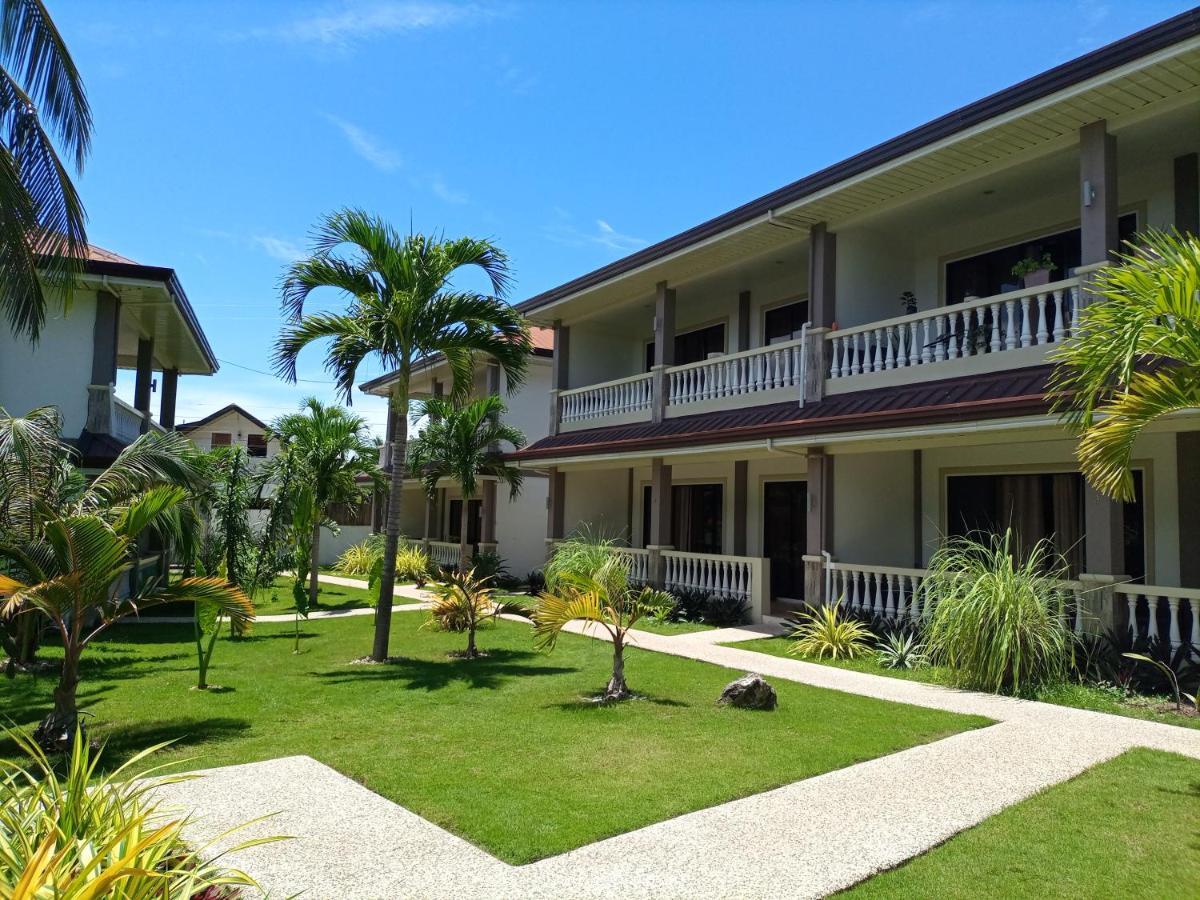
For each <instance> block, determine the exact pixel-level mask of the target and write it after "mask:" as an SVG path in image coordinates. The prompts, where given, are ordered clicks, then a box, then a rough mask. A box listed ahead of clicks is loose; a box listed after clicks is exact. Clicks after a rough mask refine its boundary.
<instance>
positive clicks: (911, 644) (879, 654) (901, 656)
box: [875, 631, 929, 669]
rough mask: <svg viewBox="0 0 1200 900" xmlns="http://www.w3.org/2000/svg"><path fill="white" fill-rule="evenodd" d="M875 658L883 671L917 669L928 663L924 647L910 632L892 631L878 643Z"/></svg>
mask: <svg viewBox="0 0 1200 900" xmlns="http://www.w3.org/2000/svg"><path fill="white" fill-rule="evenodd" d="M875 658H876V659H878V660H879V664H880V665H881V666H883V667H884V668H885V669H919V668H921V667H922V666H925V665H927V664H928V663H929V657H927V656H926V655H925V645H924V644H923V643H921V640H920V638H919V637H918V636H917V635H916V634H915V633H913V632H912V631H893V632H892V633H890V634H887V635H885V636H884V637H883V639H882V640H880V641H879V644H878V645H877V647H876V650H875Z"/></svg>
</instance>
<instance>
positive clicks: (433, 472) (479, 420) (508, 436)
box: [408, 396, 525, 572]
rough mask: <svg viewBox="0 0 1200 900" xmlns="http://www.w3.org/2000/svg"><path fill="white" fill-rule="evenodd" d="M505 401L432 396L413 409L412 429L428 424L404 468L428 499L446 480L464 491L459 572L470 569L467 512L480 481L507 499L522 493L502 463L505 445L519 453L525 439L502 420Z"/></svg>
mask: <svg viewBox="0 0 1200 900" xmlns="http://www.w3.org/2000/svg"><path fill="white" fill-rule="evenodd" d="M504 411H505V407H504V401H503V400H501V399H500V398H499V397H495V396H492V397H481V398H479V399H478V400H472V401H471V402H470V403H466V404H463V405H461V406H460V405H458V404H456V403H454V402H452V401H449V400H445V399H443V398H441V397H434V398H431V399H429V400H426V401H424V402H423V403H420V404H418V405H417V410H416V412H415V413H414V414H413V422H414V424H415V423H416V422H417V421H418V420H420V419H421V418H427V419H428V423H427V424H426V425H425V428H424V429H423V430H422V431H421V433H420V434H418V435H417V437H416V439H415V440H414V441H413V443H412V446H411V447H410V448H409V456H408V468H409V472H410V473H411V474H412V476H413V477H414V478H420V479H422V480H423V481H424V482H425V490H426V491H427V492H428V493H429V494H430V496H432V495H433V493H434V492H435V491H436V490H437V485H438V481H440V480H441V479H443V478H449V479H451V480H453V481H457V482H458V485H459V487H460V488H461V489H462V519H461V521H460V522H459V545H458V560H459V571H460V572H466V571H467V570H468V569H470V568H471V554H470V551H469V550H468V549H467V547H468V544H467V507H468V506H469V505H470V502H471V500H472V499H474V497H475V493H476V491H478V489H479V478H480V476H490V477H492V478H495V479H496V480H497V481H498V482H500V483H502V484H505V485H507V486H508V494H509V497H510V498H515V497H516V496H517V495H518V494H520V493H521V484H522V482H523V481H524V478H525V475H524V473H523V472H522V471H521V470H520V469H518V468H517V467H516V466H512V465H509V464H508V463H506V462H505V461H504V456H503V444H504V443H508V444H511V445H512V446H513V447H514V448H516V449H520V448H521V447H523V446H525V435H524V434H522V433H521V430H520V429H519V428H515V427H514V426H512V425H505V424H504V423H503V422H501V421H500V417H501V416H502V415H503V414H504Z"/></svg>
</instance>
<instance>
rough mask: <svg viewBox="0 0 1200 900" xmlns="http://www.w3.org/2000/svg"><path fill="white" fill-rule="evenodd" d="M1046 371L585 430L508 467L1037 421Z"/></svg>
mask: <svg viewBox="0 0 1200 900" xmlns="http://www.w3.org/2000/svg"><path fill="white" fill-rule="evenodd" d="M1050 372H1051V367H1050V366H1038V367H1036V368H1029V369H1020V370H1017V371H1015V372H1000V373H996V374H993V375H982V376H969V377H963V378H950V379H945V380H942V381H928V382H923V383H921V384H913V385H902V386H897V387H886V388H877V389H874V390H871V389H868V390H862V391H854V392H852V393H848V394H836V395H834V396H832V397H826V398H825V399H824V400H823V401H820V402H818V403H810V404H808V405H806V406H804V407H800V406H799V405H798V404H797V403H795V402H788V403H772V404H769V405H765V406H750V407H744V408H739V409H731V410H728V411H723V412H714V413H705V414H702V415H695V416H681V417H679V418H677V419H667V420H666V421H663V422H658V423H654V422H640V423H637V424H633V425H614V426H611V427H608V428H589V429H587V430H585V431H571V432H567V433H565V434H559V435H555V436H553V437H546V438H542V439H541V440H540V441H537V442H535V443H533V444H531V445H529V446H528V447H526V448H525V449H524V450H522V451H520V452H519V453H514V454H512V458H514V459H530V460H532V459H547V458H551V457H562V456H576V455H578V456H586V455H588V454H595V453H617V452H622V451H630V450H650V449H654V448H660V449H665V448H670V447H681V446H693V445H719V444H724V443H732V442H735V441H744V440H748V439H754V438H768V437H797V436H803V435H812V434H823V433H834V432H845V431H855V430H862V429H867V428H885V427H889V426H908V425H926V424H932V423H935V422H953V421H961V420H969V419H987V418H996V417H999V416H1009V415H1021V414H1035V413H1044V412H1046V411H1047V410H1048V409H1049V403H1048V401H1047V399H1046V390H1047V388H1046V382H1047V379H1048V378H1049V375H1050Z"/></svg>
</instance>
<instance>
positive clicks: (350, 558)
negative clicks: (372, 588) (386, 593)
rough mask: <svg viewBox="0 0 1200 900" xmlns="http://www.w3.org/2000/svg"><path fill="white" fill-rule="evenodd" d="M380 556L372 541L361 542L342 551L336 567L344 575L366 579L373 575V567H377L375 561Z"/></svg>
mask: <svg viewBox="0 0 1200 900" xmlns="http://www.w3.org/2000/svg"><path fill="white" fill-rule="evenodd" d="M380 555H381V554H379V553H377V552H376V550H375V547H374V546H372V544H371V542H370V541H359V542H358V543H357V544H351V545H350V546H349V547H347V548H346V549H345V550H343V551H342V555H341V556H339V557H338V558H337V563H336V564H335V567H336V568H337V570H338V571H339V572H341V573H342V574H343V575H356V576H358V577H360V578H366V577H368V576H369V575H370V574H371V567H372V566H374V565H375V561H376V560H377V559H379V557H380Z"/></svg>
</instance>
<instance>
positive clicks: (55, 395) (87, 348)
mask: <svg viewBox="0 0 1200 900" xmlns="http://www.w3.org/2000/svg"><path fill="white" fill-rule="evenodd" d="M48 313H49V314H48V315H47V317H46V327H45V328H44V329H43V331H42V336H41V340H40V341H39V342H38V344H37V346H36V347H35V346H33V345H31V344H30V342H29V340H28V339H27V338H25V337H21V336H18V335H15V334H13V333H12V332H11V331H9V329H8V327H7V325H5V326H0V406H3V407H4V408H5V409H6V410H8V412H9V414H10V415H14V416H21V415H24V414H25V413H27V412H29V411H30V410H31V409H35V408H37V407H39V406H57V407H58V409H59V412H61V413H62V417H63V436H64V437H67V438H76V437H78V436H79V433H80V432H81V431H83V426H84V424H85V423H86V422H87V405H88V385H89V384H90V383H91V381H92V347H93V339H94V333H95V325H96V294H95V292H94V291H83V290H80V291H77V292H76V293H75V296H74V298H73V299H72V303H71V310H70V312H68V313H66V314H64V313H62V311H61V310H60V311H58V312H50V311H48Z"/></svg>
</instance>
